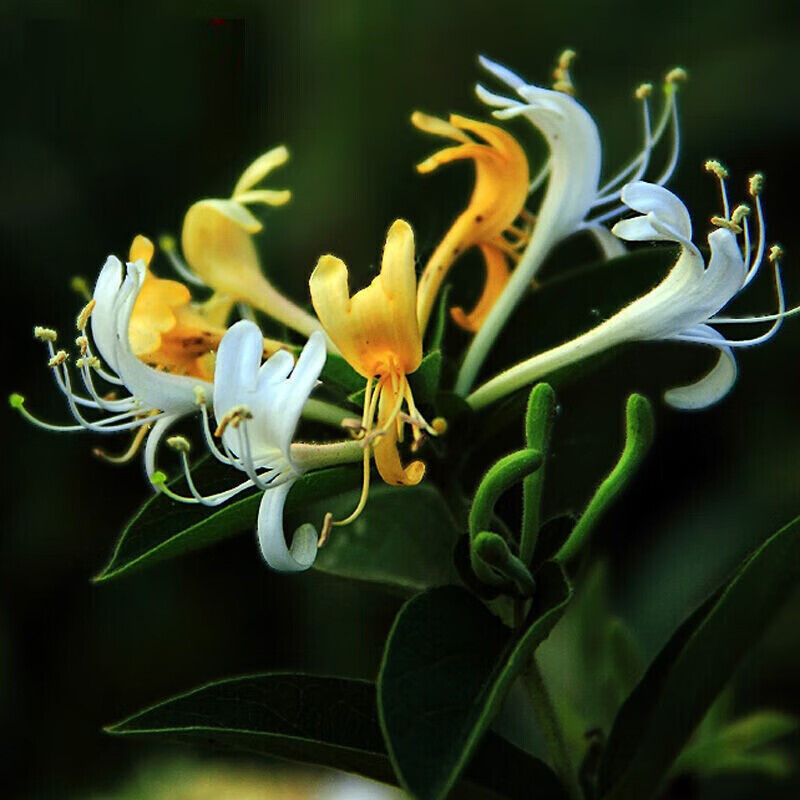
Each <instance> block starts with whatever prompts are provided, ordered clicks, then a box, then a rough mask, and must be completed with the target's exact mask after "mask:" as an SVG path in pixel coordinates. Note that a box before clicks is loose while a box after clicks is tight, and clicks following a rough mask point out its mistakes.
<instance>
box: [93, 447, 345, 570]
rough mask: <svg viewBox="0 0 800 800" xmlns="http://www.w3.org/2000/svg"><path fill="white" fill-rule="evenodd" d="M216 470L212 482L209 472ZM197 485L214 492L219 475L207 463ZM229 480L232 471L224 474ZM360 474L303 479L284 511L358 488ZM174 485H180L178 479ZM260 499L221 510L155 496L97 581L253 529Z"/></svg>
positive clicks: (243, 499)
mask: <svg viewBox="0 0 800 800" xmlns="http://www.w3.org/2000/svg"><path fill="white" fill-rule="evenodd" d="M209 473H213V474H214V475H215V477H214V478H213V479H211V482H210V483H209V481H207V480H206V479H205V476H206V475H208V474H209ZM194 476H195V481H196V483H197V485H198V486H200V487H203V488H204V489H207V490H208V491H216V490H218V489H219V488H221V487H220V486H217V485H216V484H217V483H218V480H219V478H218V477H216V470H214V468H213V466H212V465H211V464H210V463H209V462H206V463H205V464H203V465H201V466H199V467H198V468H197V469H196V470H195V471H194ZM226 479H227V481H228V484H227V485H229V481H230V475H227V476H226ZM359 480H360V472H359V470H358V468H356V467H332V468H330V469H323V470H318V471H317V472H311V473H309V474H308V475H303V476H302V477H301V478H299V479H298V480H297V481H296V482H295V484H294V486H293V487H292V489H291V491H290V492H289V496H288V497H287V499H286V512H287V513H291V512H292V511H293V510H295V509H301V508H304V507H305V506H307V505H308V504H309V503H311V502H313V501H314V500H319V499H321V498H325V497H332V496H334V495H338V494H340V493H341V492H343V491H346V490H348V489H351V488H352V487H353V486H357V485H358V483H359ZM176 483H178V484H179V483H180V481H177V482H176ZM260 502H261V492H248V493H245V494H243V495H241V496H240V497H236V498H234V499H233V500H231V501H230V502H228V503H225V504H224V505H222V506H219V507H217V508H207V507H206V506H200V505H185V504H182V503H176V502H175V501H174V500H170V499H169V498H168V497H166V496H165V495H163V494H156V495H154V496H153V497H152V498H150V500H148V501H147V502H146V503H145V504H144V505H143V506H142V507H141V509H139V511H138V512H137V513H136V516H135V517H134V518H133V519H132V520H131V521H130V522H129V523H128V525H127V526H126V527H125V530H123V532H122V535H121V536H120V538H119V541H118V542H117V545H116V547H115V549H114V553H113V555H112V556H111V560H110V561H109V562H108V564H107V565H106V567H105V568H104V569H103V571H102V572H101V573H100V574H99V575H98V576H97V577H96V578H95V579H94V580H95V581H96V582H101V581H106V580H109V579H110V578H115V577H117V576H118V575H122V574H124V573H126V572H130V571H131V570H133V569H137V568H139V567H142V566H145V565H146V564H150V563H152V562H155V561H160V560H162V559H164V558H171V557H173V556H176V555H180V554H182V553H187V552H189V551H191V550H197V549H199V548H201V547H206V546H207V545H210V544H213V543H214V542H218V541H221V540H222V539H227V538H228V537H230V536H233V535H234V534H237V533H241V532H243V531H253V530H254V527H255V521H256V517H257V514H258V505H259V503H260Z"/></svg>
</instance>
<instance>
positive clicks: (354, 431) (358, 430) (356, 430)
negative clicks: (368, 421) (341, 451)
mask: <svg viewBox="0 0 800 800" xmlns="http://www.w3.org/2000/svg"><path fill="white" fill-rule="evenodd" d="M339 425H340V426H341V427H342V428H344V429H345V430H346V431H348V432H349V433H350V435H351V436H353V437H355V438H356V439H361V438H362V437H363V436H364V434H365V433H366V428H365V427H364V425H363V424H362V422H361V420H360V419H358V418H356V417H345V418H344V419H343V420H342V421H341V422H340V423H339Z"/></svg>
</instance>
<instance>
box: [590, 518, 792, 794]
mask: <svg viewBox="0 0 800 800" xmlns="http://www.w3.org/2000/svg"><path fill="white" fill-rule="evenodd" d="M799 578H800V517H798V518H797V519H795V520H794V521H793V522H791V523H790V524H789V525H787V526H786V527H784V528H782V529H781V530H780V531H778V533H776V534H774V535H773V536H772V537H771V538H770V539H768V540H767V541H766V542H765V543H764V544H763V545H762V546H761V547H760V548H759V549H758V550H756V552H755V553H754V554H752V555H751V556H750V557H749V558H748V559H747V560H746V561H745V562H744V564H743V565H742V566H741V567H740V568H739V569H738V570H737V572H736V573H735V574H734V576H733V577H732V578H731V579H730V580H729V581H728V582H727V583H726V584H724V585H723V586H722V587H721V588H720V589H719V590H718V591H717V592H716V593H715V594H714V595H712V597H710V598H709V599H708V600H707V601H706V602H705V603H704V604H703V605H702V606H701V607H700V608H699V609H698V610H697V611H696V612H695V613H694V614H693V615H692V616H691V617H690V618H689V619H688V620H687V621H686V622H685V623H684V624H683V625H681V627H680V628H679V629H678V631H677V632H676V633H675V635H674V636H673V638H672V639H671V640H670V641H669V642H668V643H667V645H666V646H665V648H664V649H663V650H662V651H661V653H660V654H659V656H658V657H657V658H656V660H655V661H654V662H653V664H652V665H651V667H650V668H649V669H648V671H647V673H646V674H645V676H644V678H643V679H642V680H641V682H640V683H639V685H638V686H637V687H636V689H635V690H634V691H633V693H632V694H631V696H630V697H629V698H628V700H627V701H626V702H625V704H624V705H623V707H622V709H621V710H620V712H619V714H618V715H617V719H616V721H615V723H614V728H613V729H612V731H611V735H610V737H609V741H608V748H607V751H606V755H605V758H604V764H603V769H602V772H601V788H602V789H603V791H604V792H605V795H604V796H605V797H607V798H608V800H628V799H630V800H633V799H634V798H641V797H650V796H652V795H653V794H654V793H655V791H656V789H657V788H658V786H659V784H660V783H661V781H662V780H663V779H664V777H665V776H666V775H667V773H668V772H669V769H670V767H671V766H672V764H673V763H674V762H675V760H676V759H677V757H678V756H679V754H680V752H681V750H682V749H683V747H684V746H685V744H686V742H687V741H688V740H689V737H690V736H691V734H692V732H693V731H694V730H695V728H696V727H697V726H698V725H699V723H700V722H701V720H702V719H703V717H704V716H705V714H706V712H707V711H708V709H709V707H710V706H711V704H712V703H713V702H714V699H715V698H716V696H717V695H718V694H719V693H720V691H721V690H722V688H723V687H724V686H725V684H726V683H727V682H728V681H729V680H730V678H731V676H732V675H733V673H734V671H735V669H736V667H737V666H738V665H739V663H740V662H741V660H742V659H743V658H744V656H745V655H746V654H747V652H748V650H749V649H750V648H751V647H752V645H753V644H754V643H755V642H756V641H757V639H758V638H759V636H760V635H761V633H762V632H763V631H764V629H765V628H766V626H767V624H768V623H769V621H770V619H771V618H772V616H773V615H774V613H775V612H776V610H777V609H778V608H779V607H780V606H781V604H782V603H783V601H784V600H785V599H786V598H787V597H788V595H789V594H790V592H792V590H793V589H794V588H796V586H797V582H798V579H799Z"/></svg>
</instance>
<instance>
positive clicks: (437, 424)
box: [431, 417, 447, 436]
mask: <svg viewBox="0 0 800 800" xmlns="http://www.w3.org/2000/svg"><path fill="white" fill-rule="evenodd" d="M431 428H433V430H434V431H436V435H437V436H442V435H443V434H445V433H447V420H446V419H445V418H444V417H434V418H433V419H432V420H431Z"/></svg>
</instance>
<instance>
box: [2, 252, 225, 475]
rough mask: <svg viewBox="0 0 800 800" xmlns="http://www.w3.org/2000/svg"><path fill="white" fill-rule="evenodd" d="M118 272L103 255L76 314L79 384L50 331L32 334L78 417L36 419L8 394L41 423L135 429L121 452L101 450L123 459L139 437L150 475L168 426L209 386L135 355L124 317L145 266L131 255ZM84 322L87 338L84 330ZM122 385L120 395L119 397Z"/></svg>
mask: <svg viewBox="0 0 800 800" xmlns="http://www.w3.org/2000/svg"><path fill="white" fill-rule="evenodd" d="M125 272H126V270H125V268H123V265H122V263H121V262H120V260H119V259H118V258H117V257H116V256H109V257H108V259H107V260H106V262H105V264H104V265H103V268H102V269H101V271H100V275H99V277H98V279H97V283H96V285H95V290H94V295H93V297H92V299H91V300H90V301H89V303H88V304H87V306H86V307H85V308H84V309H83V310H82V311H81V313H80V314H79V315H78V321H77V327H78V333H79V336H78V338H77V339H76V345H77V347H78V348H79V351H80V356H79V358H77V359H76V362H75V366H76V368H77V370H78V372H79V374H80V377H81V381H82V384H83V391H78V390H77V389H76V388H75V386H74V383H73V377H72V373H71V371H70V369H69V356H68V354H67V352H66V351H65V350H58V351H57V350H56V348H55V343H56V341H57V334H56V332H55V331H54V330H52V329H49V328H41V327H37V328H36V329H35V330H34V334H35V336H36V337H37V338H38V339H40V340H42V341H44V342H45V344H46V345H47V348H48V351H49V355H50V359H49V366H50V368H51V369H52V371H53V376H54V377H55V380H56V385H57V386H58V388H59V390H60V391H61V392H62V393H63V394H64V396H65V397H66V399H67V403H68V405H69V409H70V411H71V412H72V416H73V417H74V418H75V420H76V422H77V424H76V425H52V424H50V423H46V422H43V421H41V420H39V419H38V418H36V417H34V416H33V415H32V414H30V413H29V412H28V411H27V410H26V409H25V407H24V399H23V398H22V397H21V396H20V395H12V398H11V402H12V405H14V406H15V407H16V408H18V409H19V410H20V411H21V412H22V413H23V415H24V416H25V417H26V418H27V419H29V420H30V421H31V422H33V423H34V424H35V425H37V426H38V427H42V428H44V429H46V430H54V431H79V430H89V431H93V432H95V433H120V432H125V431H134V432H135V434H136V435H135V436H134V440H133V443H132V445H131V447H130V449H129V450H128V452H127V453H126V454H125V455H123V456H121V457H109V456H104V457H106V458H107V459H108V460H110V461H117V462H118V461H126V460H128V459H129V458H130V457H132V456H133V455H134V454H135V453H136V452H137V450H138V448H139V446H140V445H141V444H142V441H143V440H144V438H145V437H146V438H147V442H146V445H145V453H144V461H145V469H146V471H147V474H148V477H151V478H152V476H153V474H154V473H155V457H156V451H157V449H158V445H159V442H160V441H161V439H162V438H163V436H164V434H165V433H166V431H167V429H168V428H169V427H170V426H171V425H172V424H173V423H175V422H176V421H177V420H179V419H180V418H182V417H184V416H186V415H189V414H193V413H196V412H197V410H198V405H202V406H204V405H205V404H206V403H208V402H210V398H211V394H212V386H211V384H210V383H209V382H207V381H205V380H202V379H201V378H197V377H189V376H185V375H174V374H169V373H168V372H165V371H162V370H157V369H155V368H153V367H151V366H148V365H147V364H145V363H144V362H143V361H142V360H141V359H140V358H139V357H138V356H137V355H135V354H134V352H133V349H132V347H131V341H130V335H129V331H130V326H131V317H132V315H133V311H134V306H135V305H136V301H137V299H138V297H139V295H140V292H141V290H142V286H143V284H144V282H145V278H146V276H147V267H146V264H145V262H144V261H143V260H137V261H134V262H131V263H128V264H127V274H125ZM90 322H91V334H92V335H91V337H90V336H89V333H88V331H87V327H88V326H89V323H90ZM92 340H93V343H92ZM95 350H96V351H97V354H99V355H97V354H95ZM123 391H124V392H126V394H124V396H119V395H121V394H122V393H123ZM98 414H99V415H100V416H98ZM100 454H101V455H104V454H102V453H100Z"/></svg>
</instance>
